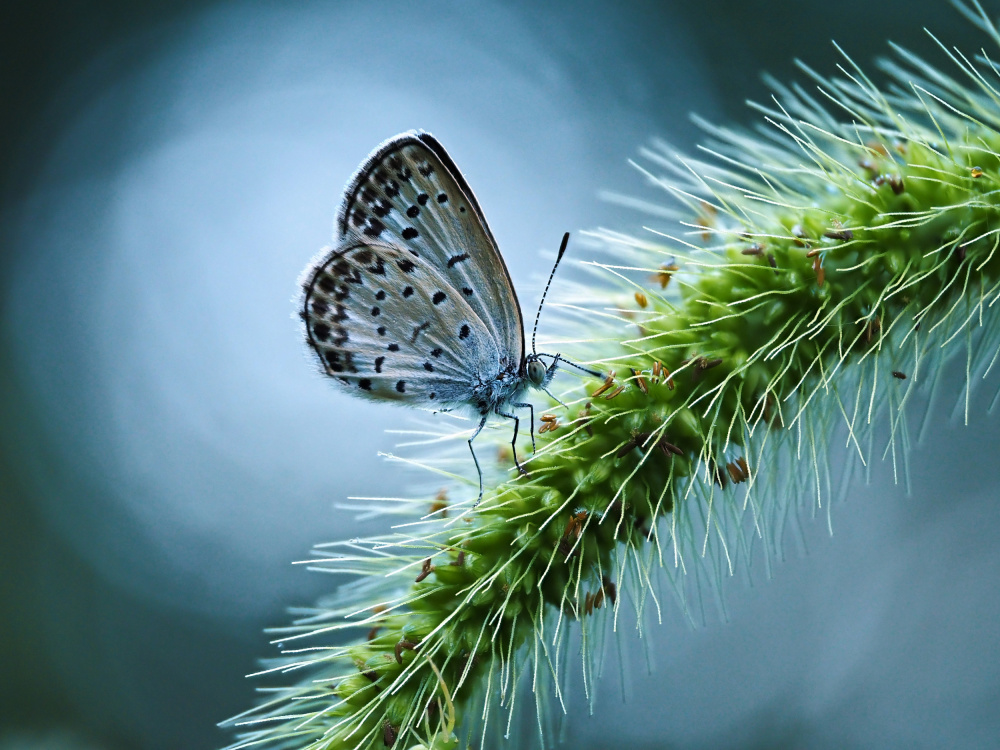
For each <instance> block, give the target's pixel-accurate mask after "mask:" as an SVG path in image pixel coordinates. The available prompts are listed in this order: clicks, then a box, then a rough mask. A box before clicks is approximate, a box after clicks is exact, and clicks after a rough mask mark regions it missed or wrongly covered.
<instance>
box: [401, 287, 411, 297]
mask: <svg viewBox="0 0 1000 750" xmlns="http://www.w3.org/2000/svg"><path fill="white" fill-rule="evenodd" d="M411 296H413V287H412V286H408V287H406V288H404V289H403V297H404V298H406V297H411Z"/></svg>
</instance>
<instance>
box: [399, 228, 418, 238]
mask: <svg viewBox="0 0 1000 750" xmlns="http://www.w3.org/2000/svg"><path fill="white" fill-rule="evenodd" d="M402 236H403V239H404V240H412V239H416V238H417V237H419V236H420V232H418V231H417V230H416V229H414V228H413V227H407V228H406V229H404V230H403V233H402Z"/></svg>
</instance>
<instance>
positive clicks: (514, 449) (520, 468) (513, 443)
mask: <svg viewBox="0 0 1000 750" xmlns="http://www.w3.org/2000/svg"><path fill="white" fill-rule="evenodd" d="M514 406H517V404H514ZM496 414H497V416H499V417H506V418H507V419H513V420H514V437H513V438H512V439H511V441H510V449H511V451H512V452H513V453H514V466H516V467H517V470H518V471H519V472H520V473H521V476H527V475H528V472H526V471H525V470H524V467H523V466H521V462H520V461H518V460H517V428H518V426H519V425H520V424H521V420H520V419H518V418H517V417H516V416H515V415H513V414H504V413H503V412H502V411H500V410H499V409H497V411H496ZM533 417H534V411H532V418H533ZM532 421H534V419H532Z"/></svg>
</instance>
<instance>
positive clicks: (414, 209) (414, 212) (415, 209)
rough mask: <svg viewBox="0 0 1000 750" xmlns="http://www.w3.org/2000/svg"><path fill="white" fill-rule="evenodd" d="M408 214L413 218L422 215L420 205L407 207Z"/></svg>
mask: <svg viewBox="0 0 1000 750" xmlns="http://www.w3.org/2000/svg"><path fill="white" fill-rule="evenodd" d="M406 215H407V216H409V217H410V218H411V219H415V218H417V217H418V216H420V207H419V206H410V207H409V208H408V209H406Z"/></svg>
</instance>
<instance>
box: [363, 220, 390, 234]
mask: <svg viewBox="0 0 1000 750" xmlns="http://www.w3.org/2000/svg"><path fill="white" fill-rule="evenodd" d="M384 231H385V224H383V223H382V222H381V221H379V220H378V219H376V218H375V217H374V216H373V217H371V218H370V219H369V220H368V226H367V227H365V229H364V235H365V237H371V238H372V239H376V238H377V237H378V236H379V235H381V234H382V232H384Z"/></svg>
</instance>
